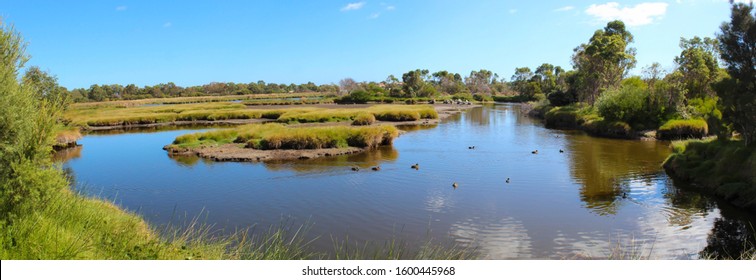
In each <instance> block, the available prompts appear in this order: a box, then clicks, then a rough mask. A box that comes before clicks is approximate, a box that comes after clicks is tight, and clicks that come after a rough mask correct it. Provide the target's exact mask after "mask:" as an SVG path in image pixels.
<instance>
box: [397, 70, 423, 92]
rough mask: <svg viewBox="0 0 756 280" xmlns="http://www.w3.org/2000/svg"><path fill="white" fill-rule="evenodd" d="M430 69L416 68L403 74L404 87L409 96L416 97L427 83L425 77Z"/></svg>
mask: <svg viewBox="0 0 756 280" xmlns="http://www.w3.org/2000/svg"><path fill="white" fill-rule="evenodd" d="M428 73H429V71H428V70H427V69H422V70H421V69H416V70H412V71H409V72H407V73H404V74H402V82H404V84H403V85H402V89H403V90H404V94H406V95H407V96H408V97H411V98H414V97H415V96H417V95H418V93H419V92H420V90H421V89H422V88H423V86H424V85H425V78H426V76H427V75H428Z"/></svg>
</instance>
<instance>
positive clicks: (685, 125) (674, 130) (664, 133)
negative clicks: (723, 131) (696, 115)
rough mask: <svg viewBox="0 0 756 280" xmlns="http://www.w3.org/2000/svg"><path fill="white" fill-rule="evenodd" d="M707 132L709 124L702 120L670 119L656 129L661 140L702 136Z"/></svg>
mask: <svg viewBox="0 0 756 280" xmlns="http://www.w3.org/2000/svg"><path fill="white" fill-rule="evenodd" d="M708 134H709V125H708V124H707V123H706V121H704V120H670V121H667V122H666V123H664V124H663V125H662V126H661V127H659V129H658V130H657V131H656V137H657V138H659V139H663V140H672V139H686V138H703V137H705V136H706V135H708Z"/></svg>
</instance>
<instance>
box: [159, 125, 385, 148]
mask: <svg viewBox="0 0 756 280" xmlns="http://www.w3.org/2000/svg"><path fill="white" fill-rule="evenodd" d="M397 136H399V130H398V129H396V127H394V126H390V125H384V126H369V127H348V126H327V127H293V128H292V127H287V126H285V125H281V124H275V123H271V124H252V125H245V126H240V127H236V128H231V129H220V130H213V131H208V132H201V133H193V134H187V135H181V136H179V137H177V138H176V140H174V141H173V145H174V146H176V147H182V148H191V147H199V146H212V145H220V144H227V143H243V144H244V145H245V147H247V148H254V149H261V150H273V149H323V148H346V147H359V148H375V147H378V146H380V145H389V144H391V143H392V142H393V140H394V138H396V137H397Z"/></svg>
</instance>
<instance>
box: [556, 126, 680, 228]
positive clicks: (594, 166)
mask: <svg viewBox="0 0 756 280" xmlns="http://www.w3.org/2000/svg"><path fill="white" fill-rule="evenodd" d="M567 139H568V142H567V148H568V150H569V151H570V155H571V157H570V161H571V165H570V173H571V174H572V177H573V178H574V179H575V180H576V181H578V182H579V183H581V184H582V187H581V189H580V199H581V200H583V201H584V202H585V203H586V207H587V208H589V209H591V211H594V212H596V213H598V214H600V215H612V214H615V213H616V211H617V208H618V203H617V202H618V199H621V198H623V197H627V196H628V193H629V191H630V187H629V184H630V182H631V181H632V180H643V181H645V180H650V178H651V177H652V176H651V175H654V174H657V173H659V172H660V169H661V167H660V165H661V163H662V161H664V159H665V158H666V157H667V155H668V154H669V148H667V147H665V146H663V145H659V144H658V143H653V142H641V141H625V140H613V139H603V138H595V137H590V136H587V135H574V136H572V137H569V138H567ZM648 183H651V182H648Z"/></svg>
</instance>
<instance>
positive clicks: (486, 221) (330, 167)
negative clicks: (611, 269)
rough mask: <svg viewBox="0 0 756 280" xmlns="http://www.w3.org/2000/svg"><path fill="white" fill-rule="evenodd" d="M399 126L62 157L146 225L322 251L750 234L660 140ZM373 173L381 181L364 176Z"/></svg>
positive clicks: (151, 144) (478, 126)
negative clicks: (337, 148) (328, 144)
mask: <svg viewBox="0 0 756 280" xmlns="http://www.w3.org/2000/svg"><path fill="white" fill-rule="evenodd" d="M402 129H404V130H408V131H409V132H408V133H406V134H404V135H402V136H401V137H399V138H398V139H396V140H395V142H394V145H393V147H384V148H382V149H379V150H376V151H373V152H369V153H364V154H359V155H350V156H339V157H334V158H324V159H315V160H300V161H289V162H280V163H216V162H209V161H205V160H202V159H199V158H196V157H179V158H171V157H169V156H168V155H167V153H166V152H165V151H163V150H162V147H163V146H164V145H166V144H169V143H170V142H171V141H173V139H174V138H175V137H176V136H178V135H181V134H185V133H187V132H191V131H196V130H197V129H182V130H164V131H160V130H155V131H138V132H136V133H134V132H133V131H132V132H126V133H121V134H110V135H87V136H86V137H85V138H84V139H82V140H81V141H80V143H81V144H82V145H83V146H82V147H80V148H79V150H70V151H67V153H68V155H66V156H64V157H66V158H68V161H67V162H66V164H65V167H66V168H67V169H69V170H70V172H71V173H72V174H73V176H74V178H75V181H76V184H77V186H78V188H80V189H84V190H85V191H86V192H87V193H90V194H93V195H98V196H101V197H105V198H108V199H112V200H115V201H116V203H118V204H119V205H121V206H123V207H125V208H126V209H129V210H132V211H136V212H138V213H140V214H141V215H143V216H144V217H145V218H146V219H147V220H148V221H149V222H150V223H152V224H154V225H164V224H167V223H169V222H170V223H174V224H176V223H179V224H180V223H182V222H183V221H186V220H188V219H191V218H193V217H197V216H200V217H201V219H200V220H201V221H203V222H206V223H208V224H215V225H216V226H217V227H218V228H227V229H236V228H245V227H249V226H258V227H262V228H267V227H268V226H270V225H276V224H280V223H281V222H282V221H286V222H287V223H293V224H309V225H311V230H309V232H308V234H309V236H310V237H319V238H318V239H317V240H316V241H315V242H314V246H315V247H316V248H317V249H319V250H323V251H328V250H330V249H332V248H333V239H342V238H343V237H345V236H348V237H349V240H352V241H355V242H364V241H375V242H381V243H382V242H383V241H385V240H392V239H396V240H403V241H406V242H408V243H409V244H410V245H413V246H414V245H419V244H421V243H422V242H423V241H425V240H427V239H428V238H433V239H434V240H441V241H448V242H453V243H457V244H458V245H462V246H475V247H477V250H478V252H479V253H480V254H481V256H482V257H483V258H487V259H564V258H567V259H572V258H581V257H593V258H604V257H609V256H610V255H611V254H612V253H618V252H619V253H621V254H625V255H627V254H631V255H634V256H642V257H650V258H654V259H658V258H662V259H678V258H682V259H689V258H697V257H698V256H699V253H700V252H701V251H704V250H705V251H707V252H710V253H722V252H725V251H726V252H727V253H730V254H737V252H733V251H738V250H742V249H743V244H745V242H746V240H747V239H752V238H753V236H754V234H753V233H752V227H751V226H750V224H756V223H754V221H756V218H754V216H753V215H750V214H747V213H743V212H740V211H737V210H734V209H731V208H730V207H729V206H728V205H727V204H725V203H721V202H720V201H717V200H715V199H712V198H709V197H708V196H705V195H701V194H698V193H695V192H690V191H685V190H681V189H678V188H676V187H675V186H674V184H673V182H672V181H671V179H670V178H669V177H667V175H665V174H664V172H663V170H662V169H661V167H660V166H661V163H662V161H663V160H664V159H665V158H666V156H667V155H668V154H669V148H668V143H665V142H642V141H628V140H612V139H602V138H594V137H590V136H587V135H584V134H583V133H581V132H577V131H562V130H550V129H545V128H544V127H543V125H542V124H541V123H540V122H538V121H537V120H533V119H530V118H528V117H526V116H524V115H523V114H521V112H520V107H519V105H509V104H499V105H495V106H486V107H482V108H474V109H471V110H469V111H467V112H465V113H463V114H460V115H458V116H455V117H453V118H452V119H449V120H447V121H444V122H443V123H441V124H439V125H437V126H425V127H403V128H402ZM470 146H475V149H469V148H468V147H470ZM560 149H561V150H563V151H564V152H563V153H560ZM534 150H538V154H532V151H534ZM415 163H418V164H419V166H420V168H419V170H414V169H411V168H410V166H411V165H413V164H415ZM355 165H357V166H361V167H363V168H362V169H361V170H360V171H359V172H354V171H351V170H350V167H352V166H355ZM376 165H380V166H381V171H377V172H376V171H371V170H370V168H369V167H371V166H376ZM507 178H510V182H509V183H507V182H506V180H507ZM455 182H456V183H457V184H458V185H459V187H458V188H456V189H455V188H453V187H452V183H455ZM738 248H739V249H738Z"/></svg>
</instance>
